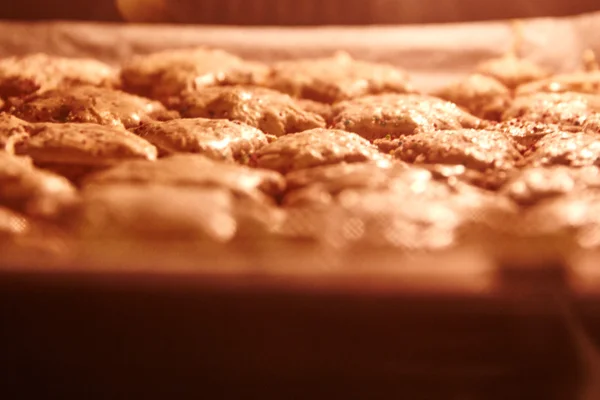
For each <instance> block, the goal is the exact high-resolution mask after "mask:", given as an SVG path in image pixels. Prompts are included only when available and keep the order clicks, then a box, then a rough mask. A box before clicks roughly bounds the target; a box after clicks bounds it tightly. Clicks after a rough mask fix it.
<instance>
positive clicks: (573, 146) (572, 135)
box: [525, 132, 600, 167]
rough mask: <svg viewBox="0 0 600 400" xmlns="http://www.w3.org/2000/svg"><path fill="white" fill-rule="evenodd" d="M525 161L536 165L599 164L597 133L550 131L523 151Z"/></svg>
mask: <svg viewBox="0 0 600 400" xmlns="http://www.w3.org/2000/svg"><path fill="white" fill-rule="evenodd" d="M525 162H526V163H527V164H528V165H531V166H536V167H537V166H552V165H566V166H570V167H585V166H590V165H599V164H600V141H599V140H598V136H597V134H590V133H585V132H554V133H550V134H548V135H546V136H544V137H543V138H542V139H540V140H539V141H538V142H537V143H536V144H535V145H534V146H533V147H532V148H531V149H530V150H529V151H528V152H527V153H525Z"/></svg>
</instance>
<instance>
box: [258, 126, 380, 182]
mask: <svg viewBox="0 0 600 400" xmlns="http://www.w3.org/2000/svg"><path fill="white" fill-rule="evenodd" d="M384 157H385V156H384V155H383V154H381V153H380V152H379V151H378V150H377V148H376V147H375V146H373V145H372V144H371V143H369V142H368V141H367V140H366V139H364V138H362V137H360V136H358V135H357V134H355V133H350V132H346V131H342V130H336V129H323V128H316V129H311V130H308V131H304V132H298V133H294V134H292V135H285V136H282V137H280V138H279V139H277V140H276V141H274V142H273V143H270V144H269V145H267V146H265V147H263V148H262V149H260V150H259V151H257V152H256V153H255V156H254V158H253V160H252V161H253V162H254V163H255V165H257V166H258V167H261V168H267V169H273V170H275V171H279V172H282V173H287V172H289V171H295V170H298V169H303V168H312V167H317V166H320V165H327V164H337V163H341V162H346V163H351V162H362V161H372V160H379V159H382V158H384Z"/></svg>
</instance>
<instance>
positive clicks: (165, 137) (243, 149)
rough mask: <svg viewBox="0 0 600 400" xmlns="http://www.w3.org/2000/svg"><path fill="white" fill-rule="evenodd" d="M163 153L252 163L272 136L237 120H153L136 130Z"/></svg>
mask: <svg viewBox="0 0 600 400" xmlns="http://www.w3.org/2000/svg"><path fill="white" fill-rule="evenodd" d="M135 133H136V134H138V135H139V136H140V137H142V138H144V139H146V140H148V141H149V142H150V143H152V144H154V145H155V146H156V147H157V148H158V149H159V150H160V151H161V152H162V153H163V154H172V153H198V154H203V155H205V156H207V157H210V158H212V159H215V160H227V161H234V160H236V161H239V162H241V163H248V162H249V161H250V156H251V155H252V154H253V153H254V152H256V151H257V150H259V149H260V148H262V147H263V146H265V145H267V143H269V141H270V140H273V138H270V137H269V136H267V135H265V134H264V133H263V132H262V131H260V130H258V129H256V128H254V127H252V126H249V125H246V124H242V123H240V122H236V121H227V120H223V119H206V118H186V119H175V120H172V121H166V122H149V123H146V124H144V125H142V126H141V127H139V128H138V129H137V130H136V131H135Z"/></svg>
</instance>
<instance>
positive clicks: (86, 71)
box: [0, 53, 116, 99]
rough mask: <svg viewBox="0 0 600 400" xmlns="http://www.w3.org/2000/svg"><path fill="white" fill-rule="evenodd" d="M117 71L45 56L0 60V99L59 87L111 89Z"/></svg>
mask: <svg viewBox="0 0 600 400" xmlns="http://www.w3.org/2000/svg"><path fill="white" fill-rule="evenodd" d="M115 82H116V71H115V69H114V68H112V67H111V66H109V65H107V64H104V63H102V62H100V61H96V60H92V59H88V58H65V57H57V56H49V55H46V54H41V53H39V54H30V55H26V56H18V57H8V58H3V59H0V98H3V99H6V98H8V97H20V96H25V95H28V94H31V93H35V92H37V91H40V90H48V89H54V88H57V87H62V86H77V85H92V86H113V85H114V84H115Z"/></svg>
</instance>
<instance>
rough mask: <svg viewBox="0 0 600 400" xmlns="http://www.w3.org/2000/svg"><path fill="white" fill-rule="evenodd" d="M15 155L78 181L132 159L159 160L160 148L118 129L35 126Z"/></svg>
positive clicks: (57, 125) (47, 124) (43, 124)
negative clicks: (99, 170)
mask: <svg viewBox="0 0 600 400" xmlns="http://www.w3.org/2000/svg"><path fill="white" fill-rule="evenodd" d="M32 126H33V127H32V129H31V131H30V136H29V137H28V138H27V140H24V141H22V142H19V143H18V144H17V145H16V146H15V152H16V153H17V154H20V155H27V156H30V157H31V158H32V159H33V161H34V163H35V164H36V165H38V166H41V167H43V168H48V169H51V170H54V171H56V172H58V173H60V174H61V175H64V176H66V177H68V178H69V179H72V180H74V181H78V180H79V179H80V178H81V176H82V175H85V174H87V173H89V172H91V171H93V170H96V169H102V168H106V167H109V166H111V165H114V164H116V163H119V162H122V161H125V160H130V159H144V160H155V159H156V156H157V150H156V147H154V146H153V145H152V144H151V143H149V142H148V141H146V140H144V139H142V138H140V137H139V136H137V135H135V134H133V133H131V132H129V131H127V130H125V129H123V128H118V127H113V126H105V125H97V124H75V123H69V124H53V123H38V124H33V125H32Z"/></svg>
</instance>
